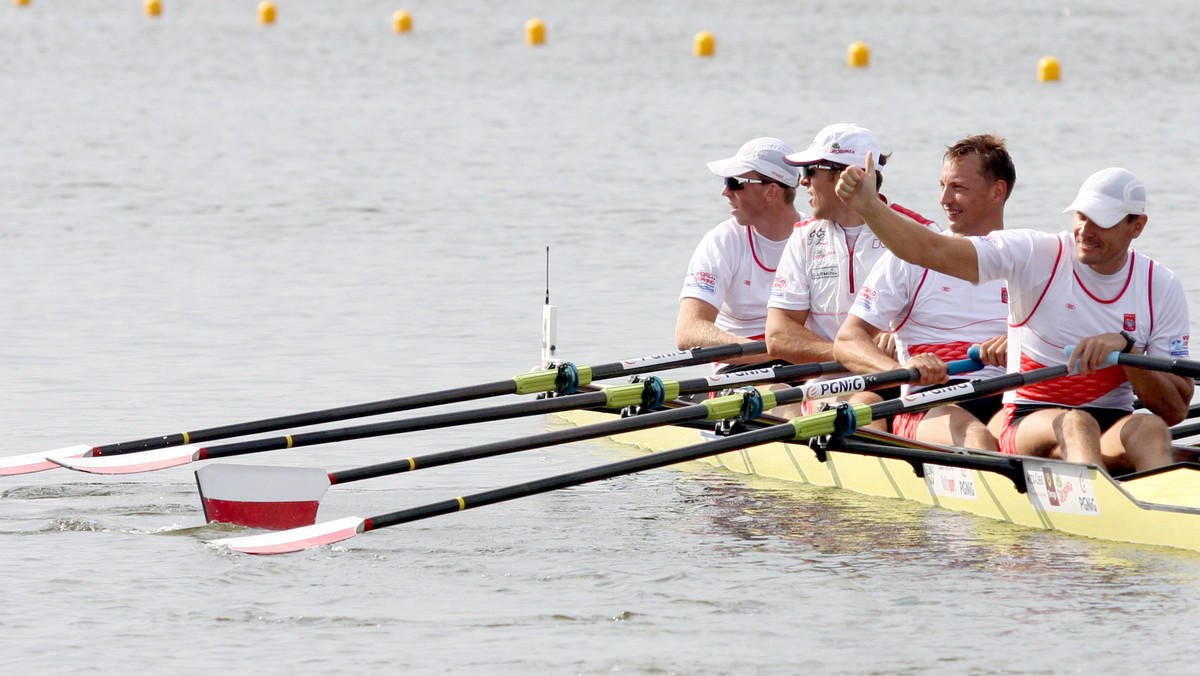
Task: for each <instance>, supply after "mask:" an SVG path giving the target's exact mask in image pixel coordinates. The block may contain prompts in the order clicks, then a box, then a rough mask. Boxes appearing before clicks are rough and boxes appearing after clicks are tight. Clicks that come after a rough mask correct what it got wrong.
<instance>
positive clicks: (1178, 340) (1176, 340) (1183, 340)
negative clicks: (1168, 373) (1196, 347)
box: [1170, 333, 1189, 357]
mask: <svg viewBox="0 0 1200 676" xmlns="http://www.w3.org/2000/svg"><path fill="white" fill-rule="evenodd" d="M1188 335H1189V334H1187V333H1185V334H1183V335H1182V336H1171V339H1170V349H1171V356H1172V357H1186V356H1188Z"/></svg>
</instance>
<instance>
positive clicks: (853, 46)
mask: <svg viewBox="0 0 1200 676" xmlns="http://www.w3.org/2000/svg"><path fill="white" fill-rule="evenodd" d="M869 63H871V50H870V49H869V48H867V45H866V44H864V43H862V42H852V43H850V46H849V47H847V48H846V65H847V66H849V67H850V68H862V67H864V66H866V65H867V64H869Z"/></svg>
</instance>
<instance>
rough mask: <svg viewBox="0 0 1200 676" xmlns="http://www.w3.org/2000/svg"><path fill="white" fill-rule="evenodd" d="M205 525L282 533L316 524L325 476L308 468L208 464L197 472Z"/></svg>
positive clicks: (325, 484) (327, 486)
mask: <svg viewBox="0 0 1200 676" xmlns="http://www.w3.org/2000/svg"><path fill="white" fill-rule="evenodd" d="M196 486H197V487H199V489H200V503H201V504H202V505H203V506H204V517H205V518H206V519H208V521H209V523H232V524H237V525H239V526H249V527H250V528H266V529H267V530H286V529H289V528H299V527H300V526H309V525H312V524H313V523H315V522H316V520H317V508H318V507H319V506H320V504H321V496H323V495H325V490H326V489H327V488H329V474H328V473H327V472H325V470H322V469H314V468H311V467H268V466H265V465H228V464H219V463H218V464H213V465H208V466H206V467H201V468H200V469H198V470H196Z"/></svg>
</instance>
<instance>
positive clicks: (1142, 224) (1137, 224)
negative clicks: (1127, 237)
mask: <svg viewBox="0 0 1200 676" xmlns="http://www.w3.org/2000/svg"><path fill="white" fill-rule="evenodd" d="M1131 215H1132V214H1131ZM1148 220H1150V217H1149V216H1147V215H1146V214H1140V215H1138V216H1137V217H1135V218H1134V219H1133V237H1134V239H1137V238H1138V237H1139V236H1141V234H1142V230H1144V229H1145V228H1146V221H1148Z"/></svg>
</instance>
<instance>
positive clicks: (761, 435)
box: [363, 366, 1067, 531]
mask: <svg viewBox="0 0 1200 676" xmlns="http://www.w3.org/2000/svg"><path fill="white" fill-rule="evenodd" d="M900 370H901V371H905V370H907V369H900ZM1066 373H1067V368H1066V366H1047V367H1044V368H1040V369H1034V370H1032V371H1026V372H1023V373H1012V374H1007V375H1004V376H997V377H995V378H988V379H985V380H977V381H970V382H967V383H960V384H957V385H949V386H946V387H942V388H936V389H934V390H929V391H927V392H924V393H922V394H923V395H924V396H923V397H921V398H919V399H916V400H915V401H913V400H910V401H907V402H906V401H903V400H890V401H884V402H880V403H877V404H872V405H870V406H863V405H857V406H855V407H853V408H854V409H855V410H856V411H858V412H859V413H858V414H856V415H861V417H862V418H863V419H865V422H869V421H870V420H875V419H880V418H885V417H890V416H893V415H896V414H898V413H905V412H912V411H923V410H926V409H930V408H934V407H937V406H944V405H947V404H953V403H957V402H959V401H965V400H967V399H973V398H976V397H981V396H987V395H990V394H995V393H997V392H1002V391H1004V390H1009V389H1013V388H1016V387H1021V386H1022V385H1027V384H1030V383H1034V382H1041V381H1043V380H1049V379H1051V378H1057V377H1060V376H1063V375H1066ZM881 375H882V374H881ZM793 389H800V388H793ZM837 420H838V412H837V411H824V412H821V413H815V414H812V415H807V416H803V417H800V418H795V419H793V420H791V421H790V422H789V423H787V424H782V425H777V426H775V427H767V428H763V429H758V430H753V431H750V432H742V433H740V434H735V435H732V436H728V437H723V438H716V439H713V440H711V441H707V442H704V443H700V444H694V445H692V446H684V447H682V448H677V449H674V450H670V451H660V452H658V453H651V454H649V455H643V456H638V457H636V458H629V459H628V460H622V461H618V462H614V463H609V464H607V465H602V466H600V467H593V468H588V469H583V470H578V471H575V472H567V473H565V474H560V475H557V476H552V477H547V478H545V479H538V480H535V481H528V482H525V483H521V484H516V485H513V486H506V487H503V488H497V489H494V490H490V491H484V492H482V493H476V494H474V495H469V496H466V497H460V498H454V499H452V500H445V501H442V502H437V503H432V504H429V505H423V506H419V507H413V508H410V509H404V510H400V511H396V512H390V513H388V514H381V515H379V516H373V517H370V518H368V519H365V520H364V524H363V531H368V530H374V529H376V528H385V527H388V526H394V525H398V524H402V523H408V522H410V521H417V520H419V519H425V518H428V517H432V516H438V515H441V514H449V513H451V512H457V511H462V510H465V509H471V508H474V507H482V506H484V505H490V504H495V503H498V502H505V501H508V500H514V499H517V498H522V497H527V496H530V495H536V494H538V493H546V492H549V491H554V490H559V489H562V488H570V487H572V486H578V485H582V484H585V483H591V482H594V481H602V480H604V479H611V478H614V477H618V476H624V475H626V474H634V473H636V472H642V471H646V470H650V469H657V468H659V467H666V466H668V465H674V464H678V463H681V462H688V461H691V460H699V459H701V458H705V457H709V456H713V455H718V454H721V453H725V452H727V451H733V450H739V449H742V448H749V447H751V446H759V445H762V444H767V443H772V442H776V441H788V440H797V439H808V438H811V437H816V436H821V435H825V434H833V433H835V432H837V431H838V430H837V429H836V426H837V424H838V423H837ZM953 457H954V456H953V455H951V454H946V458H947V460H948V461H949V460H950V459H952V458H953ZM948 464H949V463H948Z"/></svg>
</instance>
